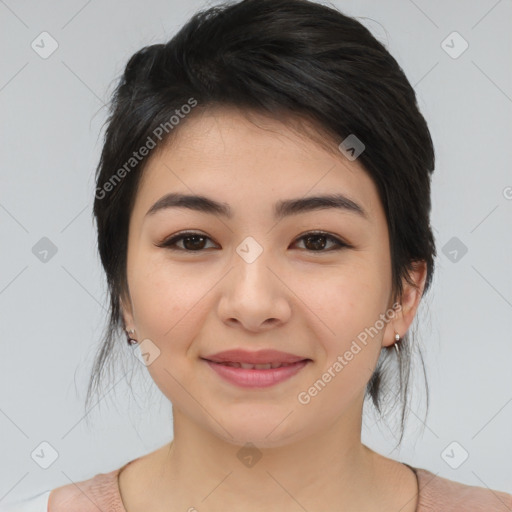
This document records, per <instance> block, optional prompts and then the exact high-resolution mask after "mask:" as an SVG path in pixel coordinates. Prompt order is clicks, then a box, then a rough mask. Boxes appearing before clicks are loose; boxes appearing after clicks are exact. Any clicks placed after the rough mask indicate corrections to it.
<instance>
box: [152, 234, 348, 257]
mask: <svg viewBox="0 0 512 512" xmlns="http://www.w3.org/2000/svg"><path fill="white" fill-rule="evenodd" d="M193 236H199V237H202V238H205V239H207V240H211V238H210V237H209V236H206V235H203V234H202V233H198V232H196V231H186V232H182V233H178V234H177V235H175V236H172V237H171V238H169V239H167V240H164V241H163V242H161V243H159V244H156V245H157V246H158V247H164V248H166V249H169V250H171V251H182V252H188V253H195V252H197V253H200V252H204V251H205V250H206V249H198V250H196V251H193V250H189V249H184V248H181V247H172V246H173V245H174V246H175V245H176V243H177V242H180V241H181V240H183V239H185V238H188V237H193ZM308 236H321V237H324V238H326V239H328V240H331V241H332V242H334V243H335V248H334V249H327V250H323V249H321V250H318V251H307V249H305V250H306V251H307V252H310V253H322V252H331V251H339V250H341V249H343V248H351V247H352V246H351V245H349V244H347V243H345V242H343V241H342V240H340V239H339V238H337V237H335V236H333V235H331V234H329V233H326V232H325V231H310V232H308V233H305V234H304V235H302V236H300V237H299V238H297V239H295V242H298V241H299V240H303V239H305V238H307V237H308ZM295 242H294V243H295Z"/></svg>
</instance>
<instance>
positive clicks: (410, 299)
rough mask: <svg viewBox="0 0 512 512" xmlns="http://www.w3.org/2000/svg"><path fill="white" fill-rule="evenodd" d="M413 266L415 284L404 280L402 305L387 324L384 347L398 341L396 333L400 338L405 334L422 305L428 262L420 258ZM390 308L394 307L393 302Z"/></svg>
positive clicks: (411, 277) (411, 274) (383, 341)
mask: <svg viewBox="0 0 512 512" xmlns="http://www.w3.org/2000/svg"><path fill="white" fill-rule="evenodd" d="M412 266H413V270H411V271H410V272H409V276H410V279H411V281H412V282H413V283H414V284H415V286H412V285H411V284H409V283H408V282H407V281H406V280H405V279H404V280H403V281H402V286H403V295H402V301H401V307H397V308H395V316H394V318H393V319H392V320H391V321H389V322H388V323H387V324H386V328H385V330H384V337H383V339H382V346H383V347H391V346H392V345H393V344H394V343H395V342H396V340H395V334H396V333H398V334H399V335H400V338H403V337H404V336H405V334H406V333H407V331H408V330H409V327H410V326H411V324H412V321H413V320H414V317H415V316H416V311H417V310H418V306H419V305H420V301H421V296H422V294H423V290H424V288H425V280H426V278H427V263H426V262H425V261H424V260H419V261H415V262H413V264H412ZM389 308H390V309H391V308H392V304H391V305H390V306H389Z"/></svg>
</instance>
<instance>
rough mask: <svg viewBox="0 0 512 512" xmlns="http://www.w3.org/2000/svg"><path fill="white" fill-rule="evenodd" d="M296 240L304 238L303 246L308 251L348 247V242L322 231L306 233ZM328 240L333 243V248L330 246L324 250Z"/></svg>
mask: <svg viewBox="0 0 512 512" xmlns="http://www.w3.org/2000/svg"><path fill="white" fill-rule="evenodd" d="M297 240H304V246H305V247H306V249H307V250H308V251H309V252H328V251H332V250H334V251H335V250H338V249H340V248H342V247H349V246H348V244H346V243H344V242H342V241H341V240H339V239H338V238H336V237H335V236H332V235H329V234H328V233H323V232H314V233H307V234H305V235H303V236H302V237H300V238H298V239H297ZM328 242H331V243H333V245H334V248H332V246H331V248H330V249H327V250H326V251H324V249H325V247H326V246H327V245H328Z"/></svg>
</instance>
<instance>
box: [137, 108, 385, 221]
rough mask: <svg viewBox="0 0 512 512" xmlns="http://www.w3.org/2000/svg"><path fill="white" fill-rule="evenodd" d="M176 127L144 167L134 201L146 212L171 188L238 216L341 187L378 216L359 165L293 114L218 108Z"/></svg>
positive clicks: (371, 188)
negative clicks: (201, 197) (288, 116)
mask: <svg viewBox="0 0 512 512" xmlns="http://www.w3.org/2000/svg"><path fill="white" fill-rule="evenodd" d="M308 128H309V129H311V125H309V126H308ZM175 129H176V130H177V131H176V132H175V133H173V137H172V139H170V140H169V141H168V143H167V144H166V145H165V146H162V147H161V148H159V149H158V150H155V152H154V153H153V154H152V155H150V156H151V158H150V159H149V161H148V162H147V165H146V168H145V169H144V175H143V179H142V180H141V183H140V185H139V191H138V194H137V196H138V197H137V201H136V204H139V205H142V207H144V208H145V210H144V213H145V212H146V211H147V209H148V208H150V207H151V206H152V205H153V203H154V202H155V201H157V200H158V199H159V198H160V197H161V196H162V195H164V194H165V193H167V192H171V191H173V192H181V193H186V194H199V195H204V196H208V197H212V198H215V199H217V200H219V201H223V202H226V203H229V204H231V205H233V210H234V211H235V214H236V210H237V208H243V207H244V205H247V206H251V208H252V207H255V206H258V207H259V208H260V211H261V209H263V205H264V204H265V203H268V204H271V203H272V204H273V203H275V202H276V201H278V200H280V199H288V198H292V197H293V198H296V197H304V196H311V195H320V194H322V195H323V194H332V193H342V194H344V195H345V196H347V197H349V198H353V199H354V200H355V201H356V202H358V203H359V204H361V205H362V206H363V207H364V209H365V210H366V211H367V212H368V213H369V214H370V215H378V214H379V211H378V210H379V209H380V213H381V214H383V212H382V210H381V208H380V201H379V198H378V193H377V189H376V187H375V184H374V183H373V180H372V179H371V178H370V176H369V175H368V174H367V172H366V170H365V169H364V167H363V166H362V165H361V164H360V163H359V162H358V161H357V160H355V161H349V160H348V159H347V158H346V157H345V156H344V155H343V154H342V153H341V152H340V151H339V150H338V149H337V145H336V143H335V141H329V140H328V139H327V138H326V137H325V136H324V135H323V134H321V133H320V132H316V133H312V132H311V131H310V130H308V133H305V132H304V131H302V132H301V131H300V127H299V125H298V124H296V123H295V124H293V120H292V124H291V123H290V120H289V119H287V120H286V121H284V120H283V121H279V120H276V119H272V118H269V117H266V116H264V115H261V114H255V113H251V114H247V113H242V112H240V111H239V110H237V109H230V108H222V109H211V110H208V111H205V112H201V113H199V114H194V115H193V116H191V117H190V118H187V119H185V121H184V122H183V123H182V125H181V126H178V127H177V128H175ZM311 134H312V135H313V139H312V138H311ZM144 213H143V214H144Z"/></svg>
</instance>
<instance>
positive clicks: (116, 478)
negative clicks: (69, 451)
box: [112, 456, 421, 512]
mask: <svg viewBox="0 0 512 512" xmlns="http://www.w3.org/2000/svg"><path fill="white" fill-rule="evenodd" d="M141 458H142V456H141V457H137V458H136V459H133V460H130V461H128V462H127V463H126V464H125V465H124V466H121V467H120V468H119V469H116V470H114V471H113V472H112V473H113V479H114V483H115V492H116V499H117V501H118V503H119V504H120V505H121V507H122V511H119V512H126V507H125V506H124V503H123V498H122V497H121V486H120V485H119V476H120V475H121V473H122V471H123V470H124V469H125V468H126V467H127V466H129V465H130V464H131V463H132V462H135V461H137V460H139V459H141ZM400 464H402V465H404V466H407V467H408V468H409V469H410V470H411V471H412V472H413V473H414V476H415V477H416V507H415V509H414V512H419V511H420V505H421V494H420V475H419V473H418V470H417V469H416V468H415V467H413V466H410V465H409V464H407V463H405V462H401V461H400Z"/></svg>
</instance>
